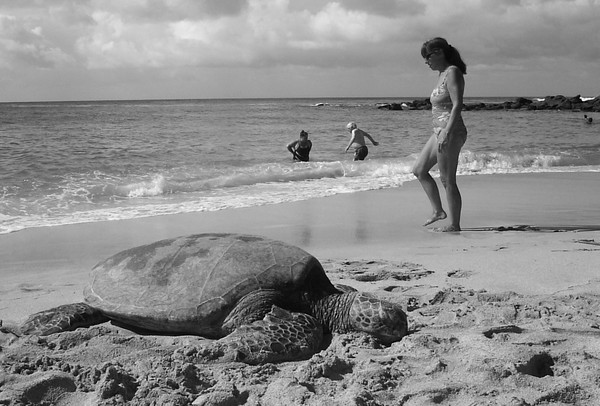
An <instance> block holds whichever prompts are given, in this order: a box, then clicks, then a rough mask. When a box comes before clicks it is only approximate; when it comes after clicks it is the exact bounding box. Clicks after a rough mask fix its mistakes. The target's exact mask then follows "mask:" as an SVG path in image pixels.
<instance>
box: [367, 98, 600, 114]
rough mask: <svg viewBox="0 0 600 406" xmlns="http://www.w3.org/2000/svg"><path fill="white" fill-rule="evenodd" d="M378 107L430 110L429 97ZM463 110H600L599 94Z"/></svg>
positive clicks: (518, 100)
mask: <svg viewBox="0 0 600 406" xmlns="http://www.w3.org/2000/svg"><path fill="white" fill-rule="evenodd" d="M377 108H378V109H384V110H430V109H431V102H430V101H429V99H422V100H414V101H412V102H404V103H378V104H377ZM463 109H464V110H467V111H468V110H521V109H522V110H572V111H595V112H598V111H600V96H597V97H595V98H593V99H585V100H583V99H582V98H581V96H580V95H577V96H575V97H565V96H562V95H557V96H546V97H544V98H543V99H542V98H540V99H533V100H532V99H526V98H524V97H518V98H516V99H515V100H513V101H505V102H502V103H465V104H464V105H463Z"/></svg>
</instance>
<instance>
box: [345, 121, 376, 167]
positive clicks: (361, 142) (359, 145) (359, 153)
mask: <svg viewBox="0 0 600 406" xmlns="http://www.w3.org/2000/svg"><path fill="white" fill-rule="evenodd" d="M346 128H347V129H348V131H350V133H351V134H352V136H351V137H350V142H349V143H348V146H347V147H346V150H345V152H348V150H349V149H350V147H354V160H355V161H362V160H364V159H365V158H366V157H367V155H368V154H369V149H368V148H367V144H366V143H365V137H367V138H368V139H369V141H371V143H372V144H373V145H375V146H377V145H379V143H378V142H377V141H375V140H374V139H373V137H371V135H369V133H367V132H365V131H363V130H361V129H360V128H358V127H357V126H356V123H353V122H350V123H348V125H346Z"/></svg>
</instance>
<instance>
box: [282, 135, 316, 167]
mask: <svg viewBox="0 0 600 406" xmlns="http://www.w3.org/2000/svg"><path fill="white" fill-rule="evenodd" d="M311 148H312V141H311V140H309V139H308V133H307V132H306V131H304V130H302V131H300V138H299V139H297V140H294V141H292V142H290V143H289V144H288V145H287V149H288V151H290V152H291V153H292V155H293V156H294V161H303V162H308V160H309V154H310V150H311Z"/></svg>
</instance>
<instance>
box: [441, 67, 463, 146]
mask: <svg viewBox="0 0 600 406" xmlns="http://www.w3.org/2000/svg"><path fill="white" fill-rule="evenodd" d="M446 87H447V88H448V93H449V94H450V99H451V100H452V110H451V111H450V118H449V119H448V123H447V124H446V127H444V129H443V130H442V131H443V132H445V133H446V134H445V136H444V135H442V136H441V137H440V139H445V138H447V137H448V136H450V137H452V133H453V130H454V127H455V126H456V121H457V118H458V117H459V116H460V114H461V111H462V108H463V95H464V92H465V79H464V76H463V74H462V72H461V71H460V70H459V69H458V68H457V67H452V68H449V70H448V77H447V78H446Z"/></svg>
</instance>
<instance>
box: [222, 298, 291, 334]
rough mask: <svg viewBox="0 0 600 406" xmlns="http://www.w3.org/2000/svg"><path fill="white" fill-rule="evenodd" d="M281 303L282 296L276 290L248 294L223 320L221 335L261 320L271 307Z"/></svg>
mask: <svg viewBox="0 0 600 406" xmlns="http://www.w3.org/2000/svg"><path fill="white" fill-rule="evenodd" d="M283 301H284V295H283V294H282V293H281V292H279V291H276V290H270V289H264V290H263V289H261V290H255V291H253V292H250V293H248V294H247V295H246V296H244V297H243V298H242V299H240V301H239V302H238V303H237V304H236V305H235V307H234V308H233V309H232V310H231V312H230V313H229V314H228V315H227V317H226V318H225V320H223V327H222V329H223V335H225V334H229V333H231V332H233V331H234V330H235V329H237V328H238V327H239V326H242V325H246V324H250V323H253V322H255V321H257V320H262V319H263V317H265V315H266V314H267V313H269V312H270V311H271V307H272V306H273V305H275V306H281V305H282V303H283Z"/></svg>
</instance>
